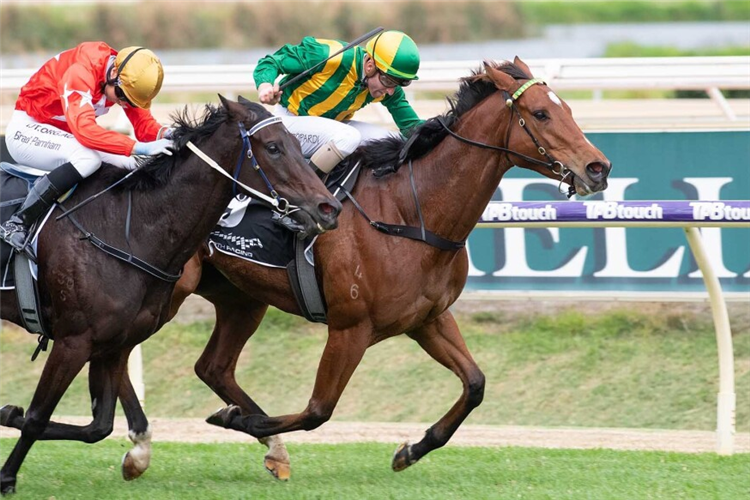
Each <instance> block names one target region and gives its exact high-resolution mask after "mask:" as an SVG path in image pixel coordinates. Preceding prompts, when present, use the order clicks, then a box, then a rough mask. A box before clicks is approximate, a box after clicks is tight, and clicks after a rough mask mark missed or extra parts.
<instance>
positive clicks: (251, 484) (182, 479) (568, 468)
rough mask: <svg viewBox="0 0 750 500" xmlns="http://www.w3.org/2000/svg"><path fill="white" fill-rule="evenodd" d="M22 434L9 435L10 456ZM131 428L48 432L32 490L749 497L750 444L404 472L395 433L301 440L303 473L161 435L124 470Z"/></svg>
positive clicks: (23, 494)
mask: <svg viewBox="0 0 750 500" xmlns="http://www.w3.org/2000/svg"><path fill="white" fill-rule="evenodd" d="M12 443H13V441H12V440H8V439H3V440H0V454H2V455H3V456H6V455H7V454H8V453H9V451H10V449H9V448H10V446H12ZM128 448H129V443H128V442H126V441H124V440H107V441H104V442H101V443H98V444H95V445H84V444H80V443H60V442H40V443H38V444H37V445H36V446H35V447H34V449H33V451H32V452H31V453H30V454H29V456H28V458H27V460H26V463H25V464H24V466H23V468H22V469H21V474H20V475H19V482H18V493H17V494H16V495H15V496H14V497H13V500H26V499H35V500H36V499H49V498H55V499H56V500H67V499H92V500H93V499H96V500H99V499H107V500H117V499H131V498H132V499H136V498H137V499H149V500H160V499H177V498H191V499H201V500H205V499H221V500H226V499H250V498H252V499H265V498H269V499H274V500H285V499H295V500H302V499H373V500H375V499H377V500H385V499H407V498H410V499H503V498H509V499H510V498H524V499H537V498H539V499H576V500H579V499H587V498H588V499H597V500H598V499H632V498H664V499H670V500H671V499H676V498H695V499H701V500H703V499H709V498H712V499H743V498H748V496H750V454H743V455H734V456H732V457H718V456H716V455H714V454H704V455H690V454H678V453H658V452H616V451H608V450H586V451H578V450H540V449H529V448H460V447H447V448H445V449H442V450H437V451H435V452H433V454H431V455H429V456H428V457H426V458H425V459H423V460H422V461H421V462H419V463H418V464H416V465H415V466H413V467H411V468H409V469H407V470H406V471H403V472H400V473H398V474H396V473H393V472H392V471H391V470H390V459H391V454H392V452H393V450H394V446H393V445H383V444H347V445H289V452H290V454H291V456H292V468H293V475H292V479H291V481H289V482H287V483H280V482H278V481H275V480H274V479H272V478H271V476H270V475H268V474H267V473H266V472H265V471H263V469H262V465H261V464H262V457H263V453H264V450H265V448H263V447H262V446H260V445H258V444H253V445H245V444H181V443H156V444H154V455H153V458H152V464H151V468H150V469H149V470H148V471H147V472H146V474H145V475H144V476H143V477H142V478H140V479H138V480H136V481H133V482H124V481H123V480H122V479H121V478H120V470H119V460H120V457H121V455H122V454H123V453H124V452H125V451H126V450H127V449H128Z"/></svg>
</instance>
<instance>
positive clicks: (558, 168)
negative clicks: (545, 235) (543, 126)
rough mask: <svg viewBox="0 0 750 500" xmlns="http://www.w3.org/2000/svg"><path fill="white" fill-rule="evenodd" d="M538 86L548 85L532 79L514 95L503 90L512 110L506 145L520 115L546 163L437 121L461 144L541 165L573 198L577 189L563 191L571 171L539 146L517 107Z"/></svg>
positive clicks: (568, 195) (521, 123)
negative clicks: (469, 136)
mask: <svg viewBox="0 0 750 500" xmlns="http://www.w3.org/2000/svg"><path fill="white" fill-rule="evenodd" d="M536 84H539V85H546V83H545V82H544V80H542V79H541V78H532V79H531V80H529V81H527V82H526V83H524V84H523V85H521V86H520V87H519V88H518V90H516V91H515V92H514V93H513V95H511V94H510V93H509V92H508V91H507V90H503V96H504V98H505V105H506V106H507V107H508V108H509V109H510V117H509V120H508V127H507V133H506V136H505V144H508V141H509V140H510V132H511V124H512V122H513V116H514V115H518V124H519V125H520V126H521V128H522V129H523V130H524V132H526V134H527V135H528V136H529V137H530V138H531V140H532V142H533V143H534V145H535V146H536V148H537V151H539V154H541V155H542V156H544V157H545V158H547V160H548V161H546V162H545V161H542V160H538V159H536V158H532V157H530V156H526V155H524V154H522V153H519V152H517V151H513V150H512V149H508V148H503V147H501V146H494V145H492V144H485V143H483V142H478V141H473V140H471V139H467V138H466V137H463V136H460V135H458V134H457V133H455V132H454V131H452V130H451V129H450V128H449V127H448V124H446V123H445V120H444V118H443V117H442V116H439V117H437V120H438V122H440V125H442V126H443V128H444V129H445V130H446V131H447V132H448V133H449V134H450V135H451V136H453V137H455V138H456V139H458V140H459V141H461V142H465V143H466V144H471V145H472V146H477V147H480V148H485V149H493V150H496V151H502V152H503V153H505V154H506V155H513V156H517V157H519V158H521V159H523V160H525V161H527V162H529V163H533V164H535V165H541V166H543V167H546V168H547V169H549V170H550V172H552V173H553V174H554V175H556V176H558V177H560V184H559V185H558V189H559V190H560V192H561V193H563V194H565V195H566V196H567V197H568V198H571V197H572V196H573V195H574V194H575V193H576V191H575V188H574V187H573V186H572V185H571V186H569V187H568V191H567V193H565V191H563V190H562V185H563V182H565V179H566V178H567V177H568V176H569V175H572V172H571V170H570V169H569V168H568V167H566V166H565V165H564V164H563V163H562V162H561V161H559V160H555V159H554V158H553V157H552V156H551V155H550V154H549V153H548V152H547V150H546V149H545V148H544V147H543V146H542V145H541V144H539V141H538V140H537V138H536V137H535V136H534V134H533V133H532V132H531V130H529V128H528V127H527V126H526V120H525V119H524V118H523V116H522V115H521V111H520V110H519V109H518V106H516V101H517V100H518V99H520V97H521V95H523V93H524V92H525V91H526V90H527V89H528V88H529V87H531V86H532V85H536Z"/></svg>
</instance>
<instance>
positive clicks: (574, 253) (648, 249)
mask: <svg viewBox="0 0 750 500" xmlns="http://www.w3.org/2000/svg"><path fill="white" fill-rule="evenodd" d="M587 137H588V138H589V139H590V140H591V142H593V143H594V144H595V145H596V146H597V147H599V149H601V150H602V151H603V152H604V153H605V154H606V155H607V157H608V158H609V159H610V160H611V161H612V164H613V170H612V174H611V175H610V180H609V188H608V189H607V190H606V191H604V192H603V193H599V194H597V195H595V196H592V197H590V198H586V199H578V198H574V200H578V201H582V202H584V203H571V204H570V206H569V207H566V206H565V205H564V203H559V204H558V203H554V204H550V203H547V202H550V201H563V200H565V197H564V196H563V195H561V194H560V193H559V191H558V186H557V184H556V183H555V182H554V181H552V180H549V179H547V178H543V177H541V176H540V175H538V174H536V173H535V172H531V171H528V170H524V169H521V168H518V167H516V168H514V169H512V170H511V171H510V172H509V173H508V174H507V175H506V176H505V178H504V179H503V180H502V182H501V183H500V186H499V187H498V190H497V192H496V194H495V196H494V197H493V202H492V203H490V205H489V206H488V207H487V209H486V210H485V213H484V215H483V220H484V223H483V222H481V221H480V223H479V224H478V226H477V229H475V230H474V231H473V232H472V234H471V236H470V237H469V241H468V248H469V257H470V272H469V279H468V283H467V286H466V289H467V291H480V290H481V291H525V292H531V291H546V292H550V291H575V292H592V293H595V292H597V291H602V292H605V291H606V292H607V293H608V295H612V293H611V292H617V291H624V292H637V291H643V292H665V293H678V292H702V291H704V290H705V285H704V283H703V279H702V276H701V273H700V271H699V270H698V267H697V265H696V263H695V261H694V259H693V257H692V254H691V252H690V248H689V246H688V242H687V240H686V238H685V234H684V230H683V229H681V228H679V227H655V228H654V227H635V226H634V225H631V226H630V227H564V226H563V227H548V226H547V225H546V224H547V221H550V219H551V218H552V217H553V215H554V217H555V218H559V217H572V218H578V219H583V220H591V221H593V222H595V223H597V224H600V223H601V222H602V221H611V222H614V223H623V224H625V225H627V224H628V221H636V222H637V221H649V222H654V221H659V220H664V211H665V210H667V211H668V212H669V213H670V214H673V215H671V216H670V218H671V219H675V220H674V221H687V220H690V219H692V218H695V219H697V220H699V221H705V223H706V224H711V222H712V221H713V222H716V221H722V222H725V221H732V220H735V221H743V220H744V221H745V222H746V221H747V220H748V216H749V215H748V208H747V207H748V203H747V202H745V203H736V204H732V203H729V201H730V200H750V131H689V132H688V131H680V132H613V133H589V134H587ZM661 200H664V201H671V202H682V203H654V202H656V201H661ZM719 200H727V202H726V203H721V202H719V203H700V202H701V201H719ZM515 201H526V202H539V203H538V204H537V205H534V206H528V205H524V208H521V207H518V206H515V205H513V204H512V203H503V202H515ZM588 201H600V202H605V203H588V204H587V203H585V202H588ZM621 201H625V202H627V203H618V202H621ZM636 202H641V203H636ZM691 202H692V203H691ZM552 210H554V213H553V212H552ZM530 221H533V223H534V227H531V228H522V227H506V228H503V229H498V228H482V226H483V225H486V224H487V223H493V222H511V223H513V222H523V223H529V222H530ZM537 222H538V223H537ZM550 224H551V221H550ZM551 225H554V224H551ZM600 225H601V224H600ZM701 234H702V237H703V242H704V245H705V247H706V251H707V253H708V255H709V256H710V258H711V264H712V267H713V269H714V271H715V272H716V274H717V276H718V277H719V279H720V282H721V285H722V288H723V289H724V291H726V292H745V293H747V292H750V229H747V228H720V227H705V228H702V229H701Z"/></svg>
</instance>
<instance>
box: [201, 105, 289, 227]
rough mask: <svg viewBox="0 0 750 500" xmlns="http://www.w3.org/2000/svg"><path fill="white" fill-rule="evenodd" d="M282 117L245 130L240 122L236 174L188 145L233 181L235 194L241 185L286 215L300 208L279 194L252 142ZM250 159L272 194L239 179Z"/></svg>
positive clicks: (273, 117)
mask: <svg viewBox="0 0 750 500" xmlns="http://www.w3.org/2000/svg"><path fill="white" fill-rule="evenodd" d="M280 122H281V117H280V116H272V117H270V118H266V119H264V120H261V121H259V122H258V123H256V124H255V125H253V126H252V127H251V128H250V130H245V125H244V124H243V123H242V122H239V123H238V125H239V131H240V137H241V138H242V151H241V152H240V156H239V158H238V159H237V166H236V167H235V168H234V175H229V174H228V173H227V172H226V171H224V169H223V168H221V167H220V166H219V165H218V164H217V163H216V162H215V161H214V160H213V159H211V157H209V156H208V155H207V154H206V153H204V152H203V151H201V150H200V149H199V148H198V146H196V145H195V144H193V143H192V142H190V141H188V142H187V144H186V145H187V147H188V148H190V150H191V151H192V152H193V153H195V154H196V155H197V156H198V157H199V158H200V159H202V160H203V161H204V162H206V163H207V164H208V165H209V166H210V167H211V168H213V169H214V170H216V171H218V172H219V173H220V174H221V175H223V176H225V177H227V178H229V179H230V180H231V181H232V182H233V183H234V185H233V190H234V194H235V196H236V195H237V186H240V187H241V188H243V189H245V190H246V191H248V192H249V193H250V194H252V195H253V196H254V197H256V198H258V199H261V200H263V201H265V202H266V203H268V204H270V205H271V206H272V207H273V209H274V210H276V211H277V212H280V213H282V214H284V215H289V214H290V213H291V212H294V211H297V210H299V209H300V208H299V207H298V206H296V205H292V204H291V203H289V200H287V199H286V198H282V197H281V196H279V193H278V191H276V190H275V189H274V187H273V185H272V184H271V181H270V180H269V179H268V176H267V175H266V173H265V172H264V171H263V168H262V167H261V166H260V164H259V163H258V160H256V159H255V155H254V154H253V147H252V145H251V144H250V137H252V136H253V135H255V134H256V133H257V132H258V131H260V130H262V129H264V128H266V127H268V126H269V125H273V124H275V123H280ZM246 159H249V160H250V161H251V165H252V167H253V169H254V170H255V171H256V172H258V173H259V174H260V176H261V178H262V179H263V182H265V183H266V186H267V187H268V191H269V192H270V194H271V196H270V197H269V196H267V195H265V194H263V193H261V192H260V191H256V190H255V189H253V188H251V187H250V186H247V185H245V184H243V183H242V182H240V181H239V176H240V171H241V170H242V165H244V164H245V160H246Z"/></svg>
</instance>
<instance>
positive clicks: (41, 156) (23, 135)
mask: <svg viewBox="0 0 750 500" xmlns="http://www.w3.org/2000/svg"><path fill="white" fill-rule="evenodd" d="M5 144H6V145H7V147H8V152H9V153H10V154H11V156H13V159H14V160H15V161H16V162H18V163H20V164H21V165H26V166H28V167H33V168H37V169H39V170H44V171H45V172H51V171H53V170H54V169H56V168H57V167H59V166H60V165H62V164H63V163H67V162H70V163H72V164H73V166H74V167H75V169H76V170H77V171H78V173H79V174H81V176H82V177H88V176H89V175H91V174H93V173H94V172H96V171H97V170H98V169H99V167H100V166H101V165H102V162H106V163H110V164H112V165H114V166H116V167H120V168H125V169H127V170H133V169H134V168H135V167H136V161H135V158H134V157H132V156H122V155H113V154H110V153H104V152H102V151H95V150H93V149H89V148H86V147H84V146H82V145H81V143H79V142H78V140H77V139H76V138H75V136H74V135H73V134H71V133H68V132H66V131H64V130H62V129H59V128H57V127H55V126H52V125H47V124H46V123H39V122H37V121H36V120H34V119H33V118H31V117H30V116H29V115H27V114H26V113H25V112H24V111H19V110H15V111H13V115H12V116H11V118H10V122H9V123H8V126H7V127H6V128H5Z"/></svg>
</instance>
